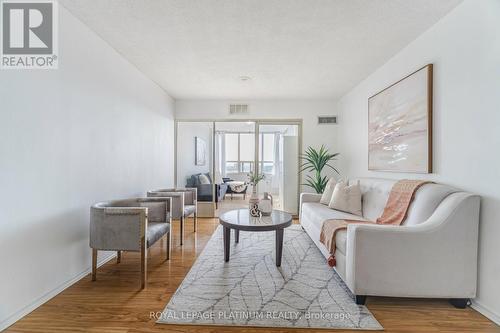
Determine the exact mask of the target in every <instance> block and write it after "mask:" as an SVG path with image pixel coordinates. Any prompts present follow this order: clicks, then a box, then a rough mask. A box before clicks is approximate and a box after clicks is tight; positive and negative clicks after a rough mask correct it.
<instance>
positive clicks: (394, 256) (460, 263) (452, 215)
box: [299, 178, 480, 307]
mask: <svg viewBox="0 0 500 333" xmlns="http://www.w3.org/2000/svg"><path fill="white" fill-rule="evenodd" d="M358 180H359V181H360V184H361V191H362V194H363V197H362V199H363V217H360V216H355V215H352V214H348V213H344V212H340V211H337V210H333V209H330V208H329V207H328V206H326V205H323V204H320V203H319V199H320V197H321V195H319V194H311V193H302V194H301V196H300V213H299V215H300V223H301V225H302V227H303V228H304V230H305V231H306V232H307V233H308V234H309V236H310V237H311V239H312V240H313V241H314V243H316V245H317V246H318V248H319V249H320V251H321V253H322V254H323V255H324V256H325V258H328V257H329V256H330V254H329V253H328V251H327V249H326V248H325V246H324V245H323V244H321V243H320V242H319V235H320V230H321V225H322V223H323V221H325V220H327V219H357V220H371V221H375V220H376V219H377V217H379V216H380V215H381V214H382V211H383V210H384V207H385V204H386V202H387V198H388V196H389V193H390V191H391V188H392V186H393V185H394V183H395V182H396V181H395V180H388V179H378V178H360V179H353V180H351V181H350V183H353V182H357V181H358ZM479 204H480V198H479V196H477V195H473V194H470V193H466V192H462V191H459V190H457V189H454V188H452V187H450V186H446V185H442V184H434V183H433V184H426V185H424V186H422V187H421V188H420V189H419V190H418V191H417V192H416V194H415V198H414V200H413V202H412V204H411V206H410V209H409V211H408V216H407V218H406V220H405V221H404V223H403V224H402V225H401V226H386V225H385V226H382V225H376V224H374V225H366V224H364V225H362V224H359V225H349V226H348V228H347V230H342V231H339V232H338V233H337V235H336V240H335V241H336V247H337V249H336V252H335V257H336V260H337V265H336V267H335V270H336V271H337V273H338V274H339V275H340V277H341V278H342V279H343V280H344V281H345V283H346V284H347V286H348V287H349V289H350V290H351V291H352V293H353V294H354V295H355V298H356V302H357V303H358V304H364V302H365V300H366V296H394V297H427V298H449V299H450V302H451V303H452V304H453V305H455V306H457V307H465V306H466V305H467V302H468V299H470V298H474V297H475V296H476V278H477V251H478V225H479ZM325 265H326V263H325Z"/></svg>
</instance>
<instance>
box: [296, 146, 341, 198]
mask: <svg viewBox="0 0 500 333" xmlns="http://www.w3.org/2000/svg"><path fill="white" fill-rule="evenodd" d="M338 155H339V154H338V153H333V154H331V153H330V152H329V151H328V149H327V148H326V147H325V146H323V145H322V146H321V148H320V149H319V150H317V149H315V148H313V147H308V148H307V150H306V151H305V152H304V154H300V159H301V160H302V161H303V163H302V164H301V165H300V172H305V171H307V172H311V173H313V174H312V175H307V177H306V179H305V184H302V185H304V186H309V187H312V188H313V189H314V190H315V191H316V193H323V191H324V190H325V187H326V183H327V182H328V177H327V176H322V175H321V172H322V171H323V169H324V168H325V167H329V168H331V169H332V170H333V171H335V172H336V173H337V174H339V171H338V170H337V169H335V167H333V166H332V165H331V164H330V162H331V161H335V157H337V156H338Z"/></svg>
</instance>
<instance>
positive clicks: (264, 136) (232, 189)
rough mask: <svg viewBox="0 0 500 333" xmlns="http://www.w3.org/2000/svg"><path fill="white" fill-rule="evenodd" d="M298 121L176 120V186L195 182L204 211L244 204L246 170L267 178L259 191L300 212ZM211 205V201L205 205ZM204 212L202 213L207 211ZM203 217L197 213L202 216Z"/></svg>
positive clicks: (211, 213) (247, 191)
mask: <svg viewBox="0 0 500 333" xmlns="http://www.w3.org/2000/svg"><path fill="white" fill-rule="evenodd" d="M301 124H302V123H301V121H300V120H297V121H275V120H272V121H271V120H253V121H210V120H209V121H194V120H187V121H182V120H178V121H176V141H177V142H176V186H178V187H185V186H187V187H197V188H198V199H199V205H198V209H199V213H200V208H203V210H204V213H202V214H203V215H204V216H218V215H219V214H221V213H223V212H224V211H227V210H231V209H237V208H244V207H248V199H249V197H250V194H251V192H252V187H251V186H250V185H249V184H248V173H249V172H259V173H263V174H264V175H265V180H263V181H262V182H260V183H259V186H258V188H257V191H258V194H259V196H262V195H263V194H264V192H268V193H270V194H271V195H272V196H273V199H274V200H273V201H274V208H275V209H280V210H284V211H287V212H290V213H292V214H297V213H298V195H299V170H298V166H299V150H300V144H301V141H300V140H301V139H300V132H301ZM206 204H211V205H212V206H210V207H211V208H210V207H209V206H207V205H206ZM205 212H206V213H205ZM200 216H201V215H200Z"/></svg>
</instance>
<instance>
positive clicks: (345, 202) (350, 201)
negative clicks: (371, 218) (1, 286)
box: [328, 182, 363, 216]
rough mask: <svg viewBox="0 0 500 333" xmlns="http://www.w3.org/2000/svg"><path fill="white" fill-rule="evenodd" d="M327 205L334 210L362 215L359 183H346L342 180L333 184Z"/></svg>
mask: <svg viewBox="0 0 500 333" xmlns="http://www.w3.org/2000/svg"><path fill="white" fill-rule="evenodd" d="M328 206H329V207H330V208H333V209H336V210H340V211H343V212H347V213H351V214H354V215H358V216H362V215H363V213H362V211H361V189H360V186H359V183H356V184H352V185H347V184H346V183H344V182H340V183H338V184H337V185H335V189H334V190H333V193H332V198H331V199H330V203H329V204H328Z"/></svg>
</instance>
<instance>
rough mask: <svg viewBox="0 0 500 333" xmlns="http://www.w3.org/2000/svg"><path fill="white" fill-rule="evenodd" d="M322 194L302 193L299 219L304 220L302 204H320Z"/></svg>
mask: <svg viewBox="0 0 500 333" xmlns="http://www.w3.org/2000/svg"><path fill="white" fill-rule="evenodd" d="M320 199H321V194H317V193H300V202H299V218H300V219H302V204H303V203H306V202H319V200H320Z"/></svg>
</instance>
